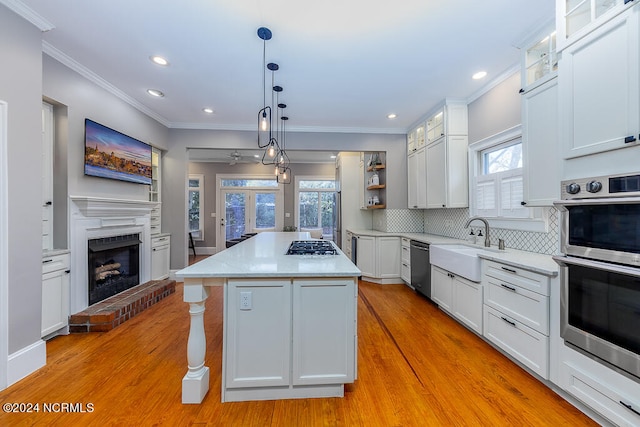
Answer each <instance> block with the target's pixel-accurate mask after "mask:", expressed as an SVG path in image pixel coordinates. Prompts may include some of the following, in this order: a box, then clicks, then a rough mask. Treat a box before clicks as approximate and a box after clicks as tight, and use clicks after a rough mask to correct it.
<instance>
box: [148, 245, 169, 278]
mask: <svg viewBox="0 0 640 427" xmlns="http://www.w3.org/2000/svg"><path fill="white" fill-rule="evenodd" d="M170 254H171V236H169V235H161V236H156V237H153V238H152V239H151V280H162V279H166V278H167V277H169V260H170Z"/></svg>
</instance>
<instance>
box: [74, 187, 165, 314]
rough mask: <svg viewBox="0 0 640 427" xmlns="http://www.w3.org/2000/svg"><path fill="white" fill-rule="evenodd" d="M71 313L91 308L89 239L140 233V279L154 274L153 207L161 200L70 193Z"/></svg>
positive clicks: (144, 280)
mask: <svg viewBox="0 0 640 427" xmlns="http://www.w3.org/2000/svg"><path fill="white" fill-rule="evenodd" d="M70 199H71V203H70V205H71V206H70V246H71V247H70V249H71V284H70V295H69V296H70V301H69V302H70V307H69V308H70V312H71V313H70V314H75V313H77V312H79V311H82V310H84V309H85V308H87V306H88V303H89V295H88V292H89V291H88V274H89V273H88V268H87V260H88V241H89V240H91V239H98V238H103V237H113V236H119V235H124V234H134V233H137V234H139V235H140V247H139V248H140V251H139V252H140V271H139V275H140V283H144V282H146V281H148V280H150V275H151V210H152V209H153V208H155V207H156V206H157V205H158V203H157V202H148V201H144V200H126V199H108V198H99V197H87V196H80V197H79V196H70Z"/></svg>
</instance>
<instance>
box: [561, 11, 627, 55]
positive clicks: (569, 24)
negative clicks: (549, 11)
mask: <svg viewBox="0 0 640 427" xmlns="http://www.w3.org/2000/svg"><path fill="white" fill-rule="evenodd" d="M637 3H638V0H556V25H557V28H558V50H559V51H560V50H563V49H564V48H565V47H567V46H569V45H570V44H572V43H573V42H575V41H578V40H580V39H581V38H582V37H584V36H586V35H587V34H589V33H590V32H591V31H593V30H595V29H596V28H598V27H599V26H601V25H603V24H605V23H606V22H607V21H609V20H611V19H613V18H614V17H615V16H617V15H618V14H620V13H622V12H624V11H625V10H626V9H627V8H629V7H633V6H634V5H636V4H637Z"/></svg>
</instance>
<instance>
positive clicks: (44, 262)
mask: <svg viewBox="0 0 640 427" xmlns="http://www.w3.org/2000/svg"><path fill="white" fill-rule="evenodd" d="M48 262H53V259H45V260H42V263H43V264H46V263H48Z"/></svg>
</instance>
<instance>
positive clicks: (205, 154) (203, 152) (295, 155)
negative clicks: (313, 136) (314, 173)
mask: <svg viewBox="0 0 640 427" xmlns="http://www.w3.org/2000/svg"><path fill="white" fill-rule="evenodd" d="M264 154H265V151H264V150H263V149H262V150H261V149H258V148H256V149H255V150H235V149H213V148H191V149H189V160H191V161H194V162H210V163H228V164H231V165H235V164H241V163H256V164H257V163H261V162H262V157H263V156H264ZM337 154H338V152H337V151H335V152H334V151H314V150H287V156H288V157H289V161H290V162H291V164H299V163H335V161H336V160H335V156H336V155H337ZM331 156H333V158H332V157H331ZM268 160H269V159H267V161H268Z"/></svg>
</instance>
